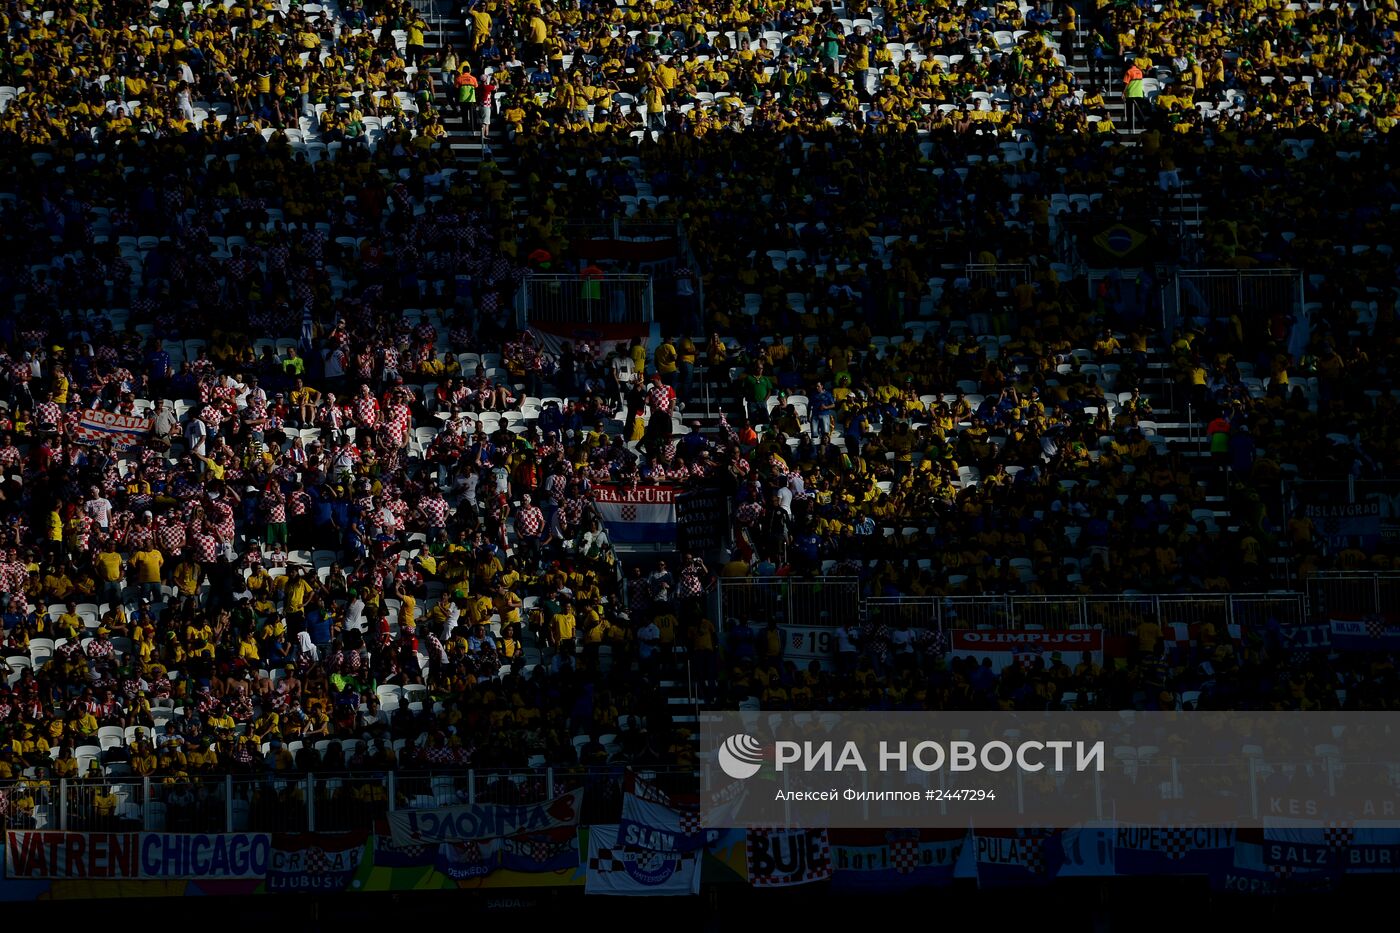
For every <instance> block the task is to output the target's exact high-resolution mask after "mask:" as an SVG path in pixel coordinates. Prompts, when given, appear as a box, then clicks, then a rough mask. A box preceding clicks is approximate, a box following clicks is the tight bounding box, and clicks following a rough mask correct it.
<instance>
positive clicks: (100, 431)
mask: <svg viewBox="0 0 1400 933" xmlns="http://www.w3.org/2000/svg"><path fill="white" fill-rule="evenodd" d="M150 433H151V419H150V418H138V417H136V416H135V415H120V414H117V413H116V412H113V411H99V410H97V409H96V408H86V409H84V410H83V413H82V415H81V416H79V418H78V423H77V424H75V425H74V426H73V429H72V437H73V440H75V441H77V442H78V443H80V444H100V443H102V442H103V441H111V442H112V444H113V446H115V447H118V448H125V447H139V446H140V445H141V442H142V441H144V440H145V439H146V438H147V437H148V436H150Z"/></svg>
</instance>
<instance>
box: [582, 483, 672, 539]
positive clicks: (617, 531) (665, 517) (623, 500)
mask: <svg viewBox="0 0 1400 933" xmlns="http://www.w3.org/2000/svg"><path fill="white" fill-rule="evenodd" d="M679 493H680V490H679V488H677V487H675V486H624V485H616V484H612V483H600V484H598V485H596V486H594V487H593V504H594V505H595V506H596V507H597V509H598V517H599V518H601V519H602V520H603V522H604V523H605V524H606V525H607V526H608V535H609V537H611V538H612V540H613V541H615V542H617V543H619V544H667V543H670V542H673V541H675V539H676V496H677V495H678V494H679Z"/></svg>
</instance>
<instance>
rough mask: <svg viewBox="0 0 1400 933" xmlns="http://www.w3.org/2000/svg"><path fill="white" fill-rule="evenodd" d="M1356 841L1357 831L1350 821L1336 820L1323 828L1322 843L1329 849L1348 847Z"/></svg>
mask: <svg viewBox="0 0 1400 933" xmlns="http://www.w3.org/2000/svg"><path fill="white" fill-rule="evenodd" d="M1355 842H1356V831H1355V830H1353V829H1352V827H1351V824H1349V823H1345V822H1341V821H1336V820H1334V821H1333V822H1330V823H1328V824H1327V825H1326V826H1324V827H1323V828H1322V843H1323V845H1325V846H1327V848H1328V849H1329V850H1332V851H1336V850H1339V849H1347V848H1350V847H1351V846H1352V845H1353V844H1355Z"/></svg>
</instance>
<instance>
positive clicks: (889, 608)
mask: <svg viewBox="0 0 1400 933" xmlns="http://www.w3.org/2000/svg"><path fill="white" fill-rule="evenodd" d="M1394 583H1395V585H1396V589H1395V590H1394V595H1395V596H1396V597H1397V598H1400V574H1398V575H1395V576H1394ZM719 599H720V616H721V617H722V618H724V619H730V618H742V619H745V620H749V621H760V622H761V621H766V620H767V619H769V618H778V617H780V618H782V619H783V621H785V622H787V623H789V624H795V625H809V626H811V625H833V626H834V625H839V624H842V623H844V622H846V621H847V620H849V619H852V618H856V619H864V620H874V619H879V620H880V621H883V622H886V623H892V624H893V623H898V622H901V621H907V622H908V623H909V624H910V625H911V626H912V627H916V628H934V629H937V630H938V631H944V630H951V629H975V628H987V627H991V628H1004V629H1011V628H1044V629H1068V628H1091V627H1092V628H1100V629H1103V630H1104V631H1105V632H1108V633H1110V634H1128V633H1129V632H1132V631H1133V630H1135V629H1136V628H1137V626H1138V625H1139V624H1140V623H1141V622H1143V621H1144V620H1147V619H1152V620H1154V621H1156V622H1158V623H1159V624H1161V625H1172V624H1185V625H1196V624H1199V623H1204V622H1211V623H1213V624H1215V625H1216V626H1217V627H1222V626H1230V625H1242V626H1246V627H1250V628H1262V627H1264V626H1265V625H1267V624H1269V623H1270V621H1274V622H1277V623H1278V624H1279V625H1284V626H1288V625H1301V624H1302V623H1303V622H1304V621H1305V620H1306V619H1307V618H1308V612H1307V604H1306V601H1305V598H1304V596H1303V595H1302V594H1301V593H1218V594H1217V593H1199V594H1161V595H1154V594H1143V595H1138V594H1125V595H1110V596H1081V595H1073V594H1068V595H1052V596H1009V595H1007V596H872V597H861V596H860V595H859V584H858V582H857V581H856V580H855V579H854V578H849V577H837V578H828V579H826V580H823V581H814V580H786V579H779V578H760V579H752V578H744V579H738V580H735V579H721V580H720V581H719ZM823 613H825V616H823Z"/></svg>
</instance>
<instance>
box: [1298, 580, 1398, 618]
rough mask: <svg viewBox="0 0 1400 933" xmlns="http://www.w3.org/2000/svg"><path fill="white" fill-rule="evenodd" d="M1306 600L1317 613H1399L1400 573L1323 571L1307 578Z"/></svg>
mask: <svg viewBox="0 0 1400 933" xmlns="http://www.w3.org/2000/svg"><path fill="white" fill-rule="evenodd" d="M1307 590H1308V604H1309V606H1310V607H1311V608H1312V611H1313V612H1314V613H1317V614H1320V615H1328V614H1336V615H1385V614H1388V613H1400V573H1391V572H1383V571H1355V572H1353V571H1325V572H1322V573H1315V574H1312V575H1311V576H1309V577H1308V579H1307Z"/></svg>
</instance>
